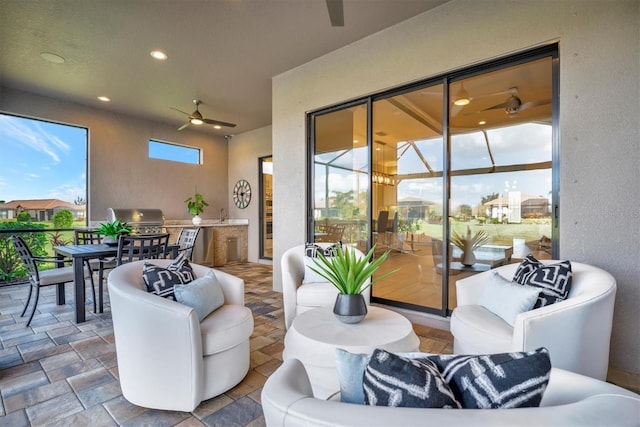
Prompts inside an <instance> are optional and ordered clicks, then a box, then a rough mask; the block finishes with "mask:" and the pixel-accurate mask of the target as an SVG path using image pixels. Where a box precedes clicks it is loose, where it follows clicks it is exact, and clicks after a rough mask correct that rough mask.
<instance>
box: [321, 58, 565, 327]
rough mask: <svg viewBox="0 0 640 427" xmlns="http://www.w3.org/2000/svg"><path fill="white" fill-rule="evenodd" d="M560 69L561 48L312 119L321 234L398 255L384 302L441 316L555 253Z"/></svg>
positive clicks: (379, 294)
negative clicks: (474, 288) (488, 274)
mask: <svg viewBox="0 0 640 427" xmlns="http://www.w3.org/2000/svg"><path fill="white" fill-rule="evenodd" d="M557 73H558V65H557V49H556V47H555V46H551V47H548V48H543V49H538V50H536V51H532V52H528V53H526V54H520V55H517V56H514V57H513V58H510V59H504V60H501V61H498V62H495V63H491V64H485V65H482V66H478V67H474V68H473V69H469V70H462V71H459V72H456V73H452V74H451V75H445V76H441V77H438V78H434V79H431V80H428V81H425V82H422V83H414V84H412V85H411V86H408V87H403V88H398V89H397V90H390V91H386V92H384V93H381V94H377V95H373V96H369V97H366V98H364V99H362V100H359V101H356V102H353V103H351V104H347V105H345V106H339V107H332V108H331V109H327V110H325V111H320V112H316V113H312V114H310V116H309V129H310V136H311V138H310V147H311V150H312V152H313V160H312V163H311V164H310V172H311V173H310V177H311V182H310V186H311V187H312V188H313V200H312V202H311V203H310V206H311V207H312V209H311V210H310V215H309V240H316V241H318V240H328V241H337V240H342V241H343V242H351V243H354V244H357V245H358V246H359V247H360V248H361V249H363V250H366V249H367V248H370V247H372V246H373V245H375V246H376V253H380V252H381V251H390V256H389V259H388V260H387V262H386V263H385V264H384V265H383V268H382V269H381V270H380V273H384V271H385V270H386V269H392V268H396V267H399V268H400V272H399V273H397V274H395V275H393V276H391V277H389V278H387V279H385V280H383V281H379V282H377V283H376V284H375V285H374V286H373V293H372V295H373V298H374V301H378V302H381V303H385V304H391V305H397V306H401V307H406V308H410V309H415V310H421V311H427V312H433V313H437V314H441V315H446V314H447V313H448V312H449V310H451V309H453V308H454V307H455V305H456V296H455V281H456V280H458V279H460V278H464V277H467V276H469V275H473V274H477V273H479V272H482V271H486V270H490V269H492V268H495V267H497V266H500V265H503V264H507V263H512V262H519V261H520V260H521V259H522V258H523V257H524V256H526V255H527V254H533V255H534V256H535V257H536V258H538V259H545V258H547V259H548V258H551V257H552V254H553V253H557V249H558V242H557V236H558V229H557V212H558V209H557V206H558V197H557V194H558V188H557V185H555V186H554V183H557V182H558V179H557V174H558V164H557V159H556V158H554V154H555V153H557V150H558V144H557V141H556V138H557V137H556V135H557V131H556V130H555V129H554V120H553V117H555V116H557V107H555V109H554V105H557V104H556V103H555V102H554V98H557V81H558V80H557V79H558V76H557ZM334 226H338V232H337V233H338V234H335V232H334V231H332V230H333V228H332V227H334Z"/></svg>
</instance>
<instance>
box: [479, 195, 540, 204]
mask: <svg viewBox="0 0 640 427" xmlns="http://www.w3.org/2000/svg"><path fill="white" fill-rule="evenodd" d="M548 202H549V199H548V198H546V197H544V196H532V195H530V194H521V195H520V204H523V205H524V204H528V205H537V204H545V205H546V204H547V203H548ZM508 204H509V196H508V195H507V196H502V197H496V198H495V199H493V200H489V201H488V202H486V203H485V204H484V206H499V205H502V206H507V205H508Z"/></svg>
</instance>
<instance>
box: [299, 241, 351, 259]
mask: <svg viewBox="0 0 640 427" xmlns="http://www.w3.org/2000/svg"><path fill="white" fill-rule="evenodd" d="M341 247H342V242H338V243H334V244H333V245H331V246H327V247H326V248H324V249H323V248H322V246H320V245H316V244H315V243H307V244H306V245H305V247H304V255H305V256H308V257H309V258H317V257H318V252H320V253H321V254H322V255H324V257H325V258H329V257H332V256H335V255H337V254H338V248H341Z"/></svg>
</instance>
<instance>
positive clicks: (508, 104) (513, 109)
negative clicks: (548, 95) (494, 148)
mask: <svg viewBox="0 0 640 427" xmlns="http://www.w3.org/2000/svg"><path fill="white" fill-rule="evenodd" d="M506 93H508V94H510V96H509V98H507V99H506V101H504V102H502V103H500V104H497V105H494V106H493V107H489V108H485V109H483V110H480V111H489V110H502V109H504V111H505V113H507V114H508V115H509V117H515V116H517V115H518V112H520V111H522V110H526V109H528V108H533V107H539V106H541V105H548V104H551V100H550V99H546V100H541V101H531V102H522V100H521V99H520V97H519V96H518V88H517V87H512V88H509V90H508V91H506Z"/></svg>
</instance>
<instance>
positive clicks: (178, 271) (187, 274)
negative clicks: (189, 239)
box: [142, 252, 195, 300]
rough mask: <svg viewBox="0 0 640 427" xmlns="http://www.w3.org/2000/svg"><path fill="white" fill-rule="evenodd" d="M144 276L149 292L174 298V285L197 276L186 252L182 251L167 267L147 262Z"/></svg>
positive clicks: (187, 281)
mask: <svg viewBox="0 0 640 427" xmlns="http://www.w3.org/2000/svg"><path fill="white" fill-rule="evenodd" d="M142 278H143V280H144V283H145V285H147V291H148V292H151V293H153V294H156V295H159V296H161V297H164V298H169V299H172V300H173V299H175V298H174V295H173V286H174V285H183V284H185V283H189V282H191V281H193V279H195V276H194V275H193V269H192V268H191V266H190V265H189V261H188V260H187V259H186V257H185V253H184V252H181V253H180V255H178V256H177V257H176V259H174V260H173V261H172V262H171V264H169V265H168V266H167V268H163V267H159V266H157V265H153V264H150V263H147V262H145V263H144V267H143V268H142Z"/></svg>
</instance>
